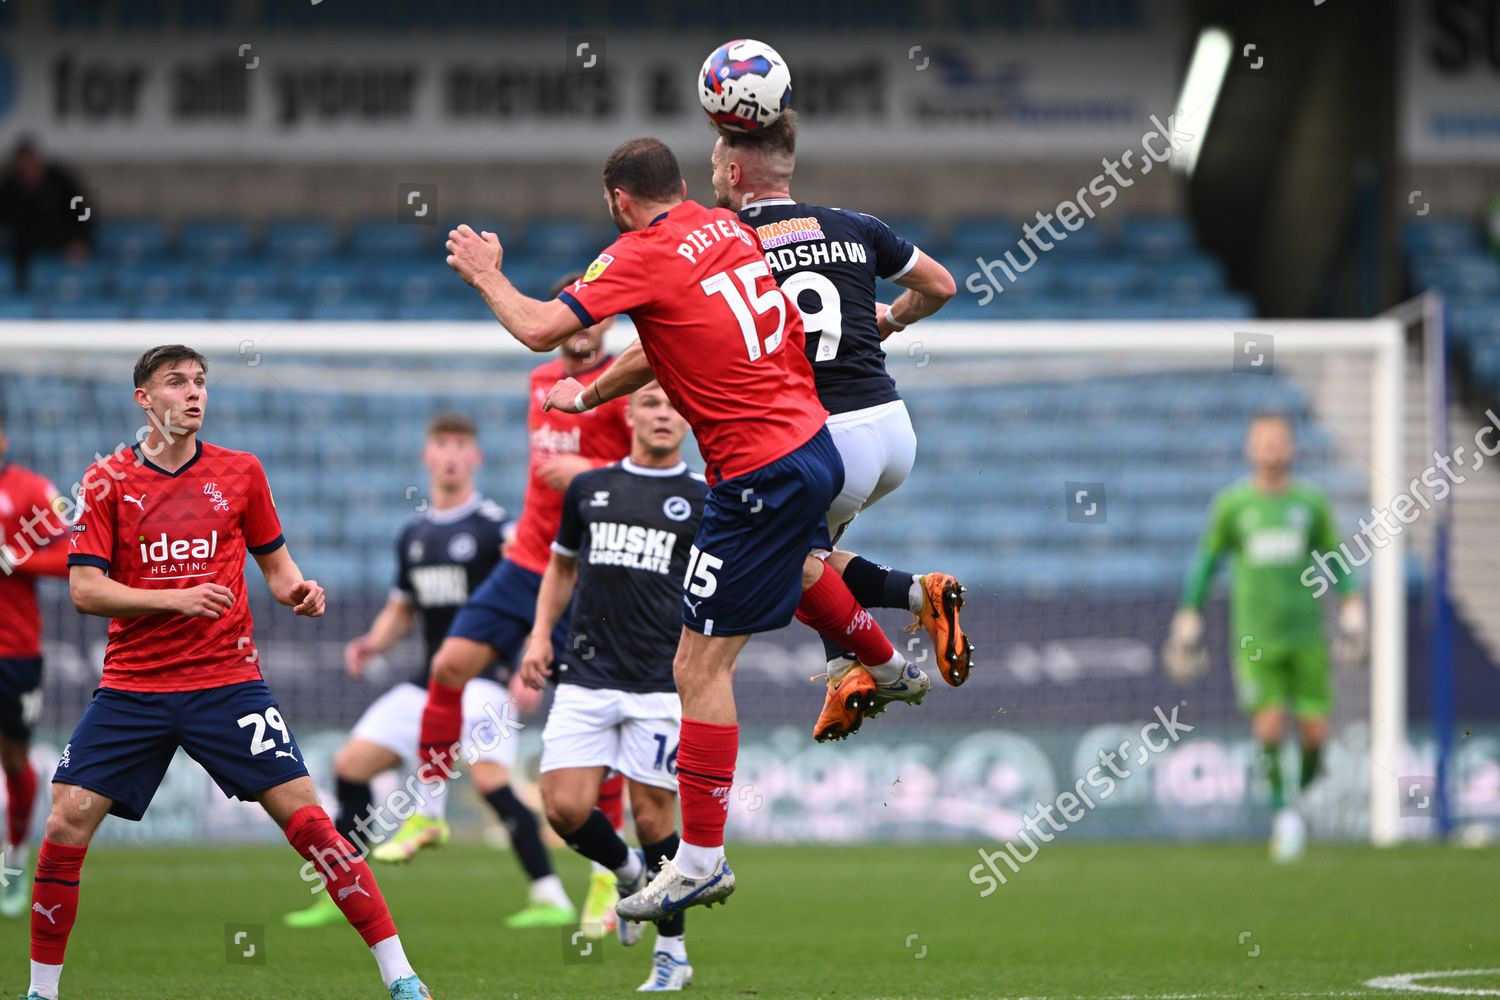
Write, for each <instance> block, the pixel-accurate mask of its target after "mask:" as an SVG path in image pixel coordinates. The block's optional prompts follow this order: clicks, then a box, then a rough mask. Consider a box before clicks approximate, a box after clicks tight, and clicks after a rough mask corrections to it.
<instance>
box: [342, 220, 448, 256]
mask: <svg viewBox="0 0 1500 1000" xmlns="http://www.w3.org/2000/svg"><path fill="white" fill-rule="evenodd" d="M447 233H448V231H447V230H446V229H445V230H443V231H442V232H439V231H438V227H436V226H422V225H415V224H412V223H405V222H383V221H382V222H376V221H373V220H371V221H367V222H361V223H359V224H357V225H356V226H355V227H354V229H353V230H352V232H351V233H350V236H349V252H350V253H351V254H354V255H355V256H359V257H401V256H408V255H410V256H416V255H419V254H424V253H425V254H427V255H428V256H435V257H438V258H439V259H441V256H442V248H443V240H444V239H445V238H446V237H447Z"/></svg>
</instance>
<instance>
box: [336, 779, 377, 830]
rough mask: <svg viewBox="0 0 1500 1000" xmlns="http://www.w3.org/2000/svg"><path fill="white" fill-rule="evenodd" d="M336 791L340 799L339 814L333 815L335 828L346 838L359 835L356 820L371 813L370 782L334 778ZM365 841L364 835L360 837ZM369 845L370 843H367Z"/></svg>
mask: <svg viewBox="0 0 1500 1000" xmlns="http://www.w3.org/2000/svg"><path fill="white" fill-rule="evenodd" d="M334 786H335V793H336V794H337V795H338V799H339V811H338V815H336V816H334V817H333V828H334V829H335V830H337V831H338V832H339V836H341V837H343V838H344V839H345V840H352V839H353V838H355V837H359V833H358V832H357V831H356V830H355V827H354V821H355V820H357V819H359V818H360V817H361V816H368V815H369V814H370V801H371V798H370V783H369V782H368V781H345V780H344V779H343V778H336V779H335V780H334ZM359 839H360V842H361V843H363V842H364V838H363V837H359ZM366 846H369V845H366Z"/></svg>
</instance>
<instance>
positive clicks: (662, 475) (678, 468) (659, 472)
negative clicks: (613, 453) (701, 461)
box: [620, 458, 687, 479]
mask: <svg viewBox="0 0 1500 1000" xmlns="http://www.w3.org/2000/svg"><path fill="white" fill-rule="evenodd" d="M620 468H622V469H624V470H625V471H626V472H628V473H630V474H631V475H633V476H651V477H653V478H658V479H666V478H667V477H668V476H680V475H682V474H683V473H684V472H686V471H687V463H686V462H678V463H677V464H676V465H674V466H672V467H671V468H668V469H653V468H650V467H648V466H644V465H636V464H635V463H634V462H632V461H631V460H630V459H628V458H626V459H621V461H620Z"/></svg>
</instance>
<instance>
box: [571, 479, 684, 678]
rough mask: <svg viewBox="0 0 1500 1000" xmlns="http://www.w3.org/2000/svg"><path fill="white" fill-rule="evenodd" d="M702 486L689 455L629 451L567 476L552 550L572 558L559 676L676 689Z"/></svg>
mask: <svg viewBox="0 0 1500 1000" xmlns="http://www.w3.org/2000/svg"><path fill="white" fill-rule="evenodd" d="M707 495H708V487H707V484H706V483H705V482H704V479H703V477H702V476H699V475H697V474H695V473H691V472H689V471H688V469H687V465H686V464H679V465H676V466H674V467H672V468H668V469H652V468H645V467H643V466H639V465H636V464H635V463H633V462H631V461H630V460H629V459H626V460H624V461H623V462H620V463H619V464H617V465H608V466H605V467H604V468H602V469H595V470H593V471H592V472H585V473H583V474H582V475H580V476H578V477H577V478H576V479H574V480H573V482H572V483H571V484H570V485H569V486H568V492H567V495H566V496H565V497H564V498H563V511H562V523H561V524H560V525H559V526H558V529H557V540H556V541H555V542H553V543H552V549H553V551H554V552H558V553H561V554H562V555H565V556H572V557H576V558H577V559H578V585H577V587H576V589H575V590H574V592H573V617H572V619H571V625H570V629H571V631H570V632H569V638H568V648H566V649H560V650H554V655H556V656H557V659H558V664H559V669H558V673H557V680H558V683H559V684H577V685H579V686H581V687H588V688H605V689H608V690H612V691H633V692H637V693H640V692H650V691H675V690H676V686H675V684H674V683H673V680H672V659H673V657H674V656H675V655H676V652H677V639H678V635H679V633H680V632H681V625H682V610H681V608H682V578H683V577H684V576H685V575H686V574H687V561H688V552H689V550H690V549H691V548H692V541H693V535H694V534H695V533H696V532H697V530H698V521H699V519H700V518H702V516H703V502H704V500H705V499H706V498H707Z"/></svg>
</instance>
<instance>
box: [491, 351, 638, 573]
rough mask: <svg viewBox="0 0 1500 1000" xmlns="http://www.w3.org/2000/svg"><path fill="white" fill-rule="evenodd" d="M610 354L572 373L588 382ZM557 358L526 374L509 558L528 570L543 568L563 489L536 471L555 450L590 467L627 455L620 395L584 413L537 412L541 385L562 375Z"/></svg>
mask: <svg viewBox="0 0 1500 1000" xmlns="http://www.w3.org/2000/svg"><path fill="white" fill-rule="evenodd" d="M614 362H615V359H614V358H612V357H610V358H605V359H604V360H603V361H601V362H600V363H599V364H597V365H595V366H594V367H593V368H590V369H589V370H588V371H586V372H583V373H581V374H578V375H574V376H573V377H574V378H576V379H577V380H578V381H580V382H582V383H583V384H584V385H591V384H593V381H594V379H596V378H598V377H599V376H600V375H603V374H604V372H605V369H607V368H608V367H609V366H610V365H612V364H614ZM566 377H567V376H565V375H564V374H563V363H562V361H561V360H560V359H558V360H553V361H549V362H547V363H546V364H544V365H539V366H538V367H537V368H536V370H535V371H533V372H532V373H531V402H530V406H529V408H528V410H527V414H526V427H527V430H528V432H529V433H530V435H531V467H530V470H529V472H528V473H527V478H526V500H525V506H524V507H523V508H522V510H521V520H520V522H519V523H517V525H516V537H515V541H514V542H512V543H511V548H510V552H509V558H510V560H511V562H514V563H515V564H516V565H518V566H521V567H522V568H524V569H529V570H531V571H532V572H533V573H543V572H546V569H547V562H548V560H549V559H551V558H552V539H554V538H556V537H557V525H558V522H559V521H561V520H562V504H563V494H562V492H561V491H559V490H554V489H553V488H552V487H550V486H548V485H547V484H546V483H545V482H543V481H542V477H541V474H540V473H539V472H538V470H539V469H540V468H541V467H542V465H543V464H544V463H545V462H546V461H547V460H548V459H550V458H553V457H554V456H557V455H582V456H583V457H584V458H587V459H589V460H590V461H591V462H593V463H594V465H595V466H600V465H608V464H609V463H611V462H618V461H619V460H620V459H622V458H624V457H625V456H626V455H629V454H630V425H629V424H627V423H626V422H625V399H624V398H623V397H621V398H620V399H612V400H610V401H609V402H608V403H605V404H604V405H603V406H600V407H597V408H595V409H592V410H589V411H588V412H587V413H563V412H561V411H560V410H548V411H547V412H545V413H543V412H542V402H543V401H544V400H545V399H546V398H547V390H548V389H551V388H552V386H553V385H555V384H556V383H557V382H558V380H560V379H563V378H566Z"/></svg>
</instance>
